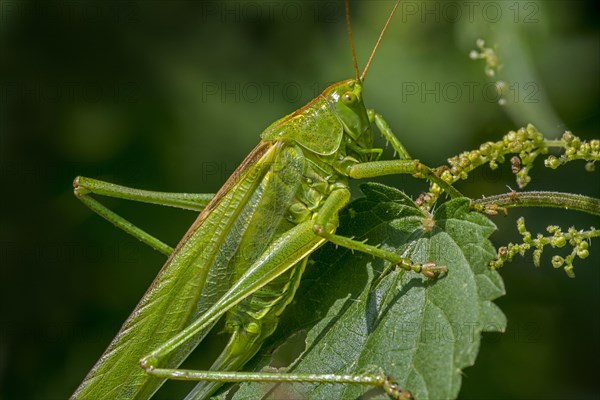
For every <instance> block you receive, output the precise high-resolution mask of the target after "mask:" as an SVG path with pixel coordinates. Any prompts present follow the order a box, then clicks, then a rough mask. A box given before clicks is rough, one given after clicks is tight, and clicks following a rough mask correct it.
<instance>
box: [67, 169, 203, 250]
mask: <svg viewBox="0 0 600 400" xmlns="http://www.w3.org/2000/svg"><path fill="white" fill-rule="evenodd" d="M73 187H74V192H75V196H77V198H78V199H79V200H81V202H82V203H83V204H85V205H86V206H88V207H89V208H90V209H91V210H92V211H94V212H95V213H96V214H98V215H100V216H101V217H102V218H104V219H106V220H107V221H109V222H110V223H112V224H113V225H115V226H116V227H117V228H119V229H122V230H123V231H125V232H126V233H128V234H130V235H131V236H133V237H135V238H137V239H138V240H140V241H141V242H143V243H145V244H147V245H148V246H150V247H152V248H153V249H155V250H158V251H160V252H161V253H163V254H165V255H167V256H169V255H170V254H171V253H172V252H173V248H172V247H171V246H169V245H168V244H166V243H164V242H162V241H161V240H160V239H157V238H156V237H154V236H152V235H150V234H149V233H147V232H146V231H144V230H142V229H140V228H138V227H137V226H135V225H134V224H132V223H131V222H129V221H128V220H126V219H125V218H123V217H121V216H120V215H118V214H117V213H115V212H114V211H112V210H110V209H109V208H107V207H106V206H104V205H103V204H102V203H100V202H98V201H97V200H95V199H93V198H92V197H91V196H90V194H97V195H101V196H108V197H116V198H121V199H125V200H133V201H140V202H145V203H152V204H158V205H165V206H172V207H179V208H184V209H188V210H197V211H199V210H201V209H202V208H203V207H204V205H206V204H207V203H208V202H209V201H210V199H211V198H212V197H213V195H212V194H199V195H196V194H187V193H164V192H150V191H147V190H139V189H132V188H128V187H125V186H119V185H115V184H112V183H108V182H103V181H98V180H95V179H90V178H85V177H81V176H79V177H77V178H75V180H74V181H73Z"/></svg>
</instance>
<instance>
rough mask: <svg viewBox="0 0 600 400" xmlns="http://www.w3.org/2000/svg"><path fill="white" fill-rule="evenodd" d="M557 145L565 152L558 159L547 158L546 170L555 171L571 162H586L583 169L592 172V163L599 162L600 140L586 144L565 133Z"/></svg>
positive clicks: (593, 166) (553, 157)
mask: <svg viewBox="0 0 600 400" xmlns="http://www.w3.org/2000/svg"><path fill="white" fill-rule="evenodd" d="M557 144H559V145H560V146H561V147H563V148H564V150H565V151H564V153H563V154H561V155H560V156H558V157H556V156H549V157H548V158H547V159H546V160H545V161H544V165H546V167H548V168H552V169H556V168H558V167H560V166H561V165H565V164H566V163H568V162H569V161H573V160H586V161H588V163H587V164H586V165H585V169H586V171H588V172H592V171H594V168H595V165H594V163H595V162H596V161H598V160H600V140H598V139H594V140H590V141H589V142H587V141H585V140H581V139H580V138H578V137H577V136H575V135H573V134H572V133H571V132H570V131H566V132H565V133H564V134H563V135H562V138H561V139H560V141H558V143H557Z"/></svg>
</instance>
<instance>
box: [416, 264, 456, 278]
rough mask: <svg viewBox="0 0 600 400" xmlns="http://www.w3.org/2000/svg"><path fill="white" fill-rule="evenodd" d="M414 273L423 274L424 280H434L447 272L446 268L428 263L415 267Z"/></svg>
mask: <svg viewBox="0 0 600 400" xmlns="http://www.w3.org/2000/svg"><path fill="white" fill-rule="evenodd" d="M414 271H415V272H419V273H421V274H423V276H425V277H426V278H429V279H435V278H437V277H439V276H440V275H441V274H443V273H445V272H447V271H448V268H446V267H444V266H442V265H437V264H435V263H431V262H430V263H425V264H420V265H415V269H414Z"/></svg>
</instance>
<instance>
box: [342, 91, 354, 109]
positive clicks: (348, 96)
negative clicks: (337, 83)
mask: <svg viewBox="0 0 600 400" xmlns="http://www.w3.org/2000/svg"><path fill="white" fill-rule="evenodd" d="M356 100H357V98H356V95H355V94H354V93H352V92H346V93H344V94H343V95H342V101H343V102H344V104H346V105H347V106H353V105H354V104H356Z"/></svg>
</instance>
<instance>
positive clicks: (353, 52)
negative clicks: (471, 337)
mask: <svg viewBox="0 0 600 400" xmlns="http://www.w3.org/2000/svg"><path fill="white" fill-rule="evenodd" d="M346 25H347V26H348V36H349V37H350V49H352V62H353V63H354V75H355V76H356V80H360V79H361V78H360V77H359V76H358V74H359V72H358V62H357V61H356V51H355V50H354V41H353V40H352V27H351V26H350V5H349V4H348V0H346Z"/></svg>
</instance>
